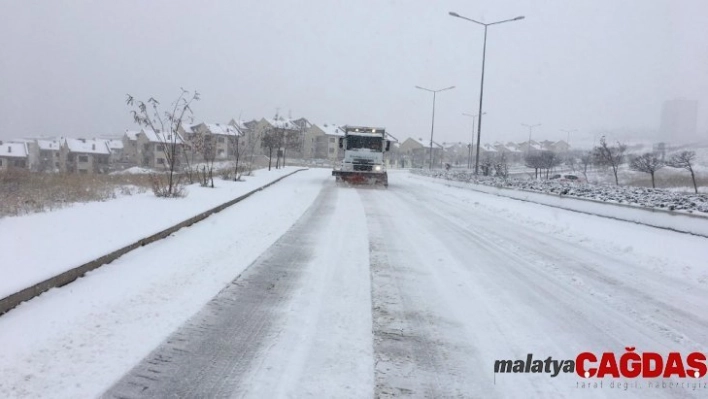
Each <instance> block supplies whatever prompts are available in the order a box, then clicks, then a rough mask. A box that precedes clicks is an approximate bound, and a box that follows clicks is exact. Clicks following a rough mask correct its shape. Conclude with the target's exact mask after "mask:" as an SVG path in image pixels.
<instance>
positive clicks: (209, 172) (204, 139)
mask: <svg viewBox="0 0 708 399" xmlns="http://www.w3.org/2000/svg"><path fill="white" fill-rule="evenodd" d="M192 143H193V146H194V152H196V153H198V154H199V155H200V156H201V158H202V161H203V163H202V165H201V168H198V169H201V170H198V172H199V174H200V176H199V183H200V184H201V185H202V187H211V188H214V161H216V143H215V140H214V136H213V135H212V134H209V133H205V132H198V133H196V134H195V135H194V139H193V140H192Z"/></svg>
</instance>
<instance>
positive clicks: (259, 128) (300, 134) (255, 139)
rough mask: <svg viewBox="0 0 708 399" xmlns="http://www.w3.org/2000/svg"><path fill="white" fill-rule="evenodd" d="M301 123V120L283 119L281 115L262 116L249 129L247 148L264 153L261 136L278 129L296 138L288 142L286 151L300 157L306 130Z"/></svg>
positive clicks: (256, 152)
mask: <svg viewBox="0 0 708 399" xmlns="http://www.w3.org/2000/svg"><path fill="white" fill-rule="evenodd" d="M301 125H302V123H301V121H300V122H298V120H292V119H285V118H282V117H276V118H274V119H267V118H262V119H261V120H259V121H258V123H257V124H256V125H255V126H254V127H253V128H252V129H249V133H248V134H247V135H246V139H245V142H246V145H247V146H248V147H249V148H252V149H253V152H254V153H255V154H264V150H263V148H262V147H261V143H262V139H263V136H264V135H265V134H266V133H268V132H269V131H272V130H273V129H278V131H280V132H281V133H282V134H284V135H286V136H287V137H289V138H291V139H292V138H295V139H296V141H295V142H292V143H290V144H291V148H290V149H289V150H288V151H290V154H291V156H296V157H301V156H302V145H303V142H304V135H305V132H306V129H304V128H303V127H302V126H301ZM249 151H250V150H249ZM293 152H294V153H295V154H293Z"/></svg>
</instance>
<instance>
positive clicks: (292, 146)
mask: <svg viewBox="0 0 708 399" xmlns="http://www.w3.org/2000/svg"><path fill="white" fill-rule="evenodd" d="M295 127H296V126H293V129H286V130H284V131H283V167H285V155H286V154H287V151H288V150H293V151H298V149H299V148H301V144H302V143H301V142H302V140H301V139H300V131H299V130H294V128H295Z"/></svg>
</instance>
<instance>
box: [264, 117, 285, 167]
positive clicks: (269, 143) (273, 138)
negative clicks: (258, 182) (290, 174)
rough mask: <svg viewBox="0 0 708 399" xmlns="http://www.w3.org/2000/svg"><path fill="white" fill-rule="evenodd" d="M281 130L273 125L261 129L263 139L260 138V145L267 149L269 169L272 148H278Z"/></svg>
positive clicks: (271, 160)
mask: <svg viewBox="0 0 708 399" xmlns="http://www.w3.org/2000/svg"><path fill="white" fill-rule="evenodd" d="M281 136H282V135H281V131H280V129H278V128H275V127H269V128H266V129H265V130H264V131H263V139H262V140H261V146H262V147H263V148H264V149H266V150H268V170H270V169H271V165H272V163H273V150H276V151H278V150H279V149H280V144H281V142H282V140H281Z"/></svg>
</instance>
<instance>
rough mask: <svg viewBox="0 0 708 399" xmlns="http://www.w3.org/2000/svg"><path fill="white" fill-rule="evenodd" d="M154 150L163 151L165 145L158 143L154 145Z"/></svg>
mask: <svg viewBox="0 0 708 399" xmlns="http://www.w3.org/2000/svg"><path fill="white" fill-rule="evenodd" d="M155 151H165V146H164V145H162V144H158V145H156V146H155Z"/></svg>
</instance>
